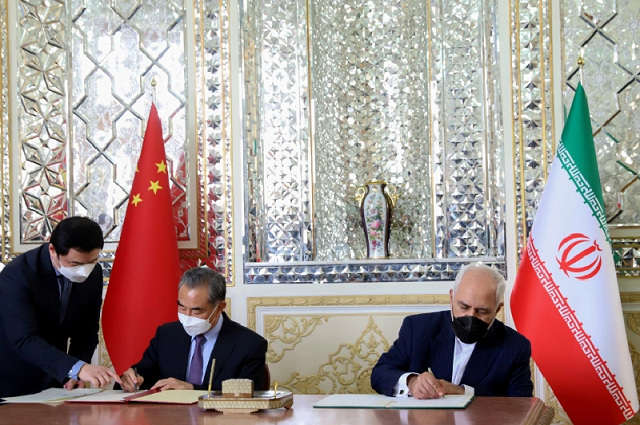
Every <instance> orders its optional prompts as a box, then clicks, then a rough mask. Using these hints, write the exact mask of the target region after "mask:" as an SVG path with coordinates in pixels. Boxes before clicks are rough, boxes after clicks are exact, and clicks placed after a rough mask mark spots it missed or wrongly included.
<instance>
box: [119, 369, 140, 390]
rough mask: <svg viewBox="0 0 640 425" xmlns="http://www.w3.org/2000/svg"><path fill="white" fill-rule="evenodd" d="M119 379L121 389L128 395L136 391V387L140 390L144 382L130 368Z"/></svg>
mask: <svg viewBox="0 0 640 425" xmlns="http://www.w3.org/2000/svg"><path fill="white" fill-rule="evenodd" d="M120 378H121V379H122V389H123V390H125V391H126V392H129V393H132V392H134V391H135V390H136V385H137V386H138V388H140V386H141V385H142V383H143V382H144V378H143V377H142V376H140V375H138V374H137V373H135V372H134V370H133V369H131V368H129V369H128V370H127V371H126V372H125V373H123V374H122V376H121V377H120Z"/></svg>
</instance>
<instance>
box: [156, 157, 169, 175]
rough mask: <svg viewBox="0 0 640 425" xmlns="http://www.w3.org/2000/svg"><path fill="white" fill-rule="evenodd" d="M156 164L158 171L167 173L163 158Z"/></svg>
mask: <svg viewBox="0 0 640 425" xmlns="http://www.w3.org/2000/svg"><path fill="white" fill-rule="evenodd" d="M156 166H157V167H158V172H159V173H165V174H167V164H165V163H164V160H162V161H160V164H156Z"/></svg>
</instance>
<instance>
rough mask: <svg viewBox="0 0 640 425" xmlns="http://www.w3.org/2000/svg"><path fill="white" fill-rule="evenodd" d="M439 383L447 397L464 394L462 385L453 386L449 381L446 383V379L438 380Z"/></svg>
mask: <svg viewBox="0 0 640 425" xmlns="http://www.w3.org/2000/svg"><path fill="white" fill-rule="evenodd" d="M438 382H439V383H440V385H441V386H442V388H443V389H444V393H445V395H447V394H464V388H462V387H461V386H460V385H455V384H452V383H451V382H449V381H445V380H444V379H438Z"/></svg>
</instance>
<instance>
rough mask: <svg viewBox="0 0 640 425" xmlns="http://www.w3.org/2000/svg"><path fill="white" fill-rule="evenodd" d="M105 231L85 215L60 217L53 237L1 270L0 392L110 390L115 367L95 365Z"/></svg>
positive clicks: (118, 379)
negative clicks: (90, 386)
mask: <svg viewBox="0 0 640 425" xmlns="http://www.w3.org/2000/svg"><path fill="white" fill-rule="evenodd" d="M103 245H104V241H103V238H102V229H101V228H100V226H98V224H97V223H95V222H94V221H92V220H91V219H89V218H86V217H70V218H67V219H65V220H62V221H61V222H60V223H58V225H57V226H56V228H55V229H53V232H52V233H51V241H50V243H48V244H44V245H42V246H40V247H38V248H35V249H33V250H31V251H28V252H26V253H24V254H22V255H20V256H19V257H17V258H16V259H15V260H13V261H12V262H11V263H9V264H8V265H7V266H6V267H5V268H4V270H2V273H0V396H4V397H10V396H18V395H23V394H32V393H36V392H39V391H42V390H45V389H47V388H50V387H53V386H60V385H62V384H63V383H64V382H65V380H66V379H68V381H66V383H64V387H65V388H67V389H72V388H74V387H83V386H84V382H91V383H92V384H93V385H94V386H96V387H104V386H106V385H108V384H109V383H110V382H111V378H113V379H115V380H116V381H120V378H119V377H118V376H117V375H116V374H115V373H114V372H113V371H111V370H109V369H107V368H105V367H102V366H95V365H91V364H89V362H90V361H91V357H92V356H93V352H94V350H95V348H96V345H97V344H98V328H99V320H100V306H101V304H102V268H101V267H100V265H98V264H97V262H98V254H100V251H101V250H102V247H103Z"/></svg>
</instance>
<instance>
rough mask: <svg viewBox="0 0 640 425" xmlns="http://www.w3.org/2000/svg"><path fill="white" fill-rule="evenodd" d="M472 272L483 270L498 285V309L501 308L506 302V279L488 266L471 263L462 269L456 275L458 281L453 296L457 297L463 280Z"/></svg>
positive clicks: (454, 286)
mask: <svg viewBox="0 0 640 425" xmlns="http://www.w3.org/2000/svg"><path fill="white" fill-rule="evenodd" d="M471 270H479V271H480V270H481V271H483V272H485V274H486V275H487V277H488V278H489V279H491V281H492V282H493V283H495V284H496V307H497V306H499V305H500V304H501V303H502V302H503V301H504V290H505V288H506V287H507V283H506V282H505V280H504V277H502V275H501V274H500V272H499V271H497V270H496V269H494V268H492V267H489V266H487V265H486V264H482V263H470V264H467V265H466V266H464V267H463V268H461V269H460V271H459V272H458V274H457V275H456V281H455V283H454V284H453V294H454V295H455V293H456V292H458V287H459V286H460V282H461V281H462V278H463V277H464V275H465V274H466V273H467V272H468V271H471Z"/></svg>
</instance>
